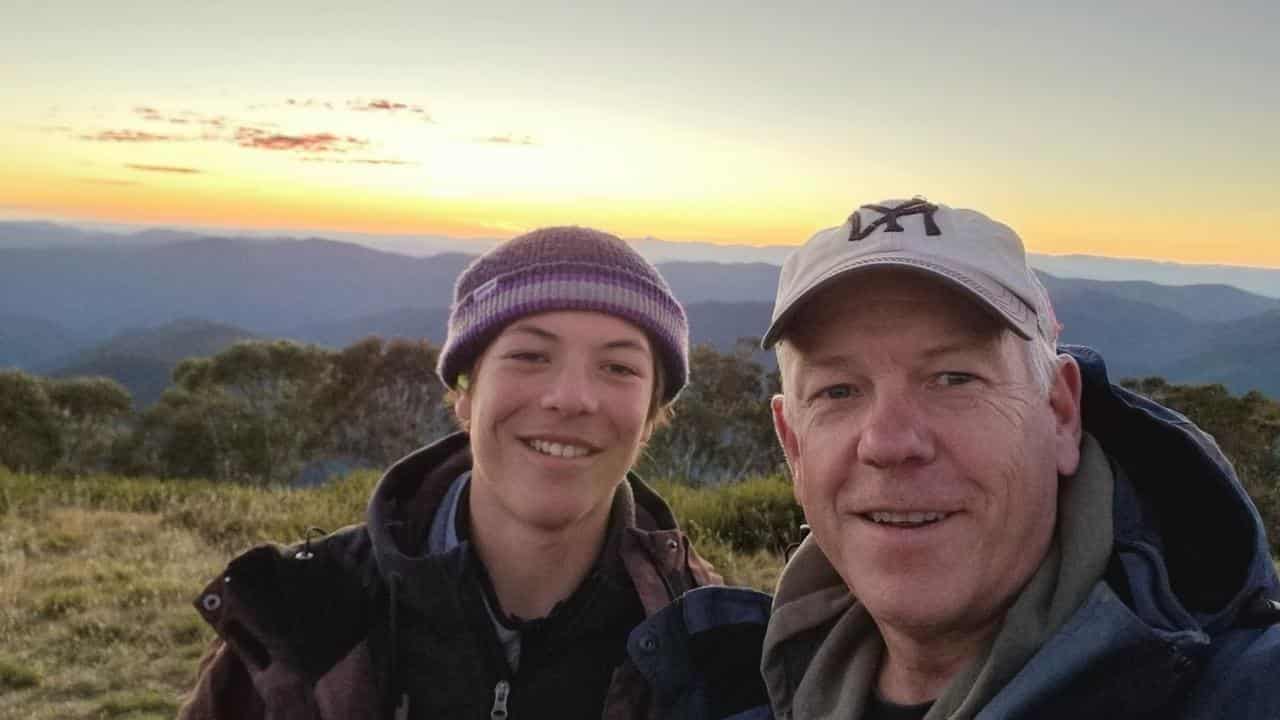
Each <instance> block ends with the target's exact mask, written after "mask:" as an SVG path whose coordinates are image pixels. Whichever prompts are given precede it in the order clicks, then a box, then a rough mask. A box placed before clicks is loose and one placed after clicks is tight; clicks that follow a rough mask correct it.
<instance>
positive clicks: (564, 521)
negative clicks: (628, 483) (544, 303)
mask: <svg viewBox="0 0 1280 720" xmlns="http://www.w3.org/2000/svg"><path fill="white" fill-rule="evenodd" d="M653 383H654V359H653V350H652V348H651V346H650V344H649V339H648V337H647V336H646V335H645V333H644V332H643V331H641V330H640V329H639V328H638V327H636V326H634V325H632V324H630V323H628V322H625V321H623V320H620V319H618V318H616V317H614V316H612V315H605V314H601V313H594V312H551V313H543V314H539V315H531V316H528V317H525V318H522V319H520V320H517V321H515V322H513V323H512V324H510V325H508V326H507V327H506V328H504V329H503V330H502V332H501V333H500V334H499V335H498V337H497V338H495V339H494V340H493V342H491V343H490V344H489V346H488V347H487V348H485V351H484V352H483V353H482V354H481V356H480V358H479V359H478V360H477V362H476V366H475V367H474V368H473V370H472V373H471V377H470V383H469V385H470V387H469V389H467V390H466V391H465V392H463V393H461V394H460V395H459V397H458V400H457V404H456V407H455V409H456V412H457V414H458V417H459V418H461V419H462V420H463V421H464V422H466V423H468V424H469V431H470V434H471V451H472V455H473V457H474V461H475V464H474V468H473V471H472V489H471V494H472V498H471V504H472V507H473V508H475V507H476V506H477V505H478V504H479V505H481V506H482V509H483V511H484V514H485V515H486V516H487V517H492V518H495V519H499V521H500V522H507V523H519V524H523V525H526V526H529V527H533V528H540V529H544V530H548V531H558V530H562V529H565V528H566V527H567V526H569V525H571V524H574V523H578V522H582V521H584V520H591V519H594V521H596V522H601V521H602V519H603V518H604V517H607V515H608V512H609V506H610V500H611V499H612V497H613V492H614V490H615V488H616V487H617V485H618V483H619V482H620V481H622V479H623V477H624V476H625V474H626V472H627V469H628V468H630V467H631V465H632V463H633V462H634V460H635V458H636V455H637V453H638V452H639V450H640V447H641V445H642V443H643V441H644V439H645V435H646V432H647V430H648V422H647V414H648V409H649V404H650V397H651V394H652V388H653Z"/></svg>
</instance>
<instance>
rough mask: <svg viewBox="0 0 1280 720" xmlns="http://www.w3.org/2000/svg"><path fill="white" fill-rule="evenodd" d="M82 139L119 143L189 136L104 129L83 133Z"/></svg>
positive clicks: (174, 139)
mask: <svg viewBox="0 0 1280 720" xmlns="http://www.w3.org/2000/svg"><path fill="white" fill-rule="evenodd" d="M80 139H81V140H91V141H93V142H119V143H144V142H181V141H183V140H187V139H188V138H184V137H180V136H177V135H161V134H158V133H149V132H143V131H141V130H103V131H102V132H99V133H97V134H94V135H81V136H80Z"/></svg>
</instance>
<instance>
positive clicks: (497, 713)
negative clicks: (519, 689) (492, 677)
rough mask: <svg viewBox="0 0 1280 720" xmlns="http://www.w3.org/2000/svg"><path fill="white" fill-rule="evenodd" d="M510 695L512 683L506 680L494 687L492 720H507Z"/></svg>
mask: <svg viewBox="0 0 1280 720" xmlns="http://www.w3.org/2000/svg"><path fill="white" fill-rule="evenodd" d="M509 694H511V683H508V682H507V681H506V680H499V681H498V684H497V685H494V686H493V709H492V710H490V711H489V718H490V720H506V718H507V696H508V695H509Z"/></svg>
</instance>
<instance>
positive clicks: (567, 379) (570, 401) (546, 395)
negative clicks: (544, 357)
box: [542, 363, 600, 415]
mask: <svg viewBox="0 0 1280 720" xmlns="http://www.w3.org/2000/svg"><path fill="white" fill-rule="evenodd" d="M542 407H543V408H546V409H547V410H556V411H558V412H562V413H565V414H567V415H577V414H580V413H594V412H596V411H597V410H599V409H600V399H599V397H598V393H597V392H596V388H595V387H594V385H593V384H592V382H591V373H590V372H589V369H588V368H585V367H579V366H578V365H577V364H574V363H565V364H564V365H561V366H560V367H559V368H557V369H556V371H555V372H554V373H553V374H552V376H551V377H550V378H549V379H548V381H547V386H546V387H545V388H544V389H543V394H542Z"/></svg>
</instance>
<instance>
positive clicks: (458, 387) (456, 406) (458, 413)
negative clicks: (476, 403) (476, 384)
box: [453, 375, 471, 431]
mask: <svg viewBox="0 0 1280 720" xmlns="http://www.w3.org/2000/svg"><path fill="white" fill-rule="evenodd" d="M470 380H471V378H469V377H468V376H466V375H459V376H458V380H457V382H456V383H454V385H455V389H454V390H453V416H454V417H455V418H457V419H458V425H459V426H460V427H461V428H462V429H463V430H464V431H470V430H471V382H470Z"/></svg>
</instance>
